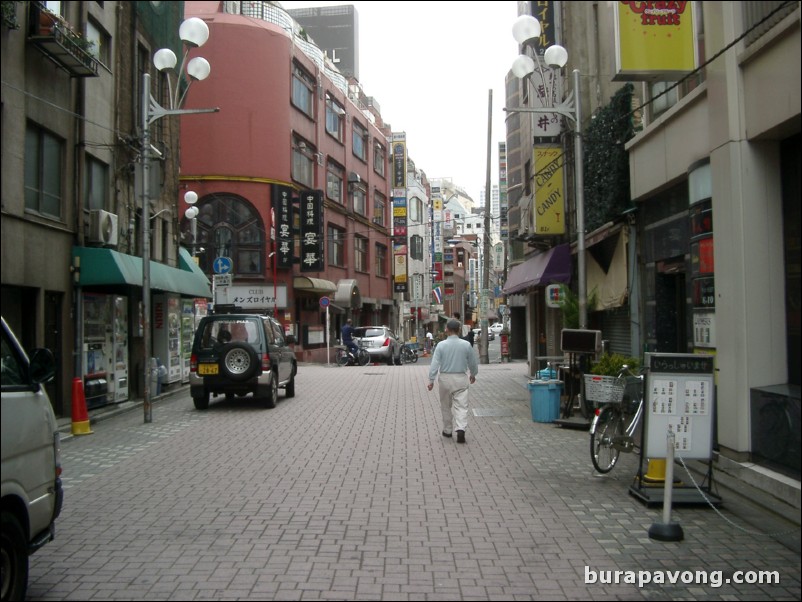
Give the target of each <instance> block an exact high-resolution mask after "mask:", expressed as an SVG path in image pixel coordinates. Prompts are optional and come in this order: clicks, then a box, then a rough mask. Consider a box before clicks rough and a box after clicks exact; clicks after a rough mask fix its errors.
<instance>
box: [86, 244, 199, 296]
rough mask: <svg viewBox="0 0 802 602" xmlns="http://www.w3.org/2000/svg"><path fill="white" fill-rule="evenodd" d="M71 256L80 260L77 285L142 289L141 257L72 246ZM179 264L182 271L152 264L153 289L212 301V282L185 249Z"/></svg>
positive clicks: (110, 250) (181, 251) (180, 254)
mask: <svg viewBox="0 0 802 602" xmlns="http://www.w3.org/2000/svg"><path fill="white" fill-rule="evenodd" d="M72 256H73V258H79V260H80V272H79V277H78V286H115V285H118V286H119V285H123V286H125V285H127V286H139V287H141V286H142V258H141V257H135V256H133V255H126V254H124V253H118V252H117V251H115V250H113V249H104V248H100V247H73V248H72ZM73 265H75V259H73ZM179 265H180V266H181V269H178V268H172V267H170V266H166V265H164V264H162V263H158V262H156V261H151V262H150V288H151V290H158V291H164V292H169V293H178V294H180V295H184V296H187V297H204V298H207V299H211V297H212V292H211V289H210V287H209V279H208V278H207V277H206V275H205V274H204V273H203V272H202V271H201V269H200V268H199V267H198V266H197V265H196V264H195V262H194V261H193V259H192V257H191V256H190V255H189V253H188V252H187V251H186V249H183V248H182V249H179Z"/></svg>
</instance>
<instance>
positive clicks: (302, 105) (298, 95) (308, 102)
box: [292, 64, 315, 117]
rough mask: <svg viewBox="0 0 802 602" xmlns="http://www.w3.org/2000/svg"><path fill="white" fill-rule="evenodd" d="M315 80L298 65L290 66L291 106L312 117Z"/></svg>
mask: <svg viewBox="0 0 802 602" xmlns="http://www.w3.org/2000/svg"><path fill="white" fill-rule="evenodd" d="M314 91H315V79H314V78H313V77H312V76H311V75H309V73H308V72H307V71H306V70H305V69H303V68H302V67H301V66H300V65H298V64H293V66H292V104H293V105H294V106H295V107H296V108H297V109H300V110H301V111H303V112H304V113H306V115H307V116H308V117H312V116H313V115H314V107H315V95H314Z"/></svg>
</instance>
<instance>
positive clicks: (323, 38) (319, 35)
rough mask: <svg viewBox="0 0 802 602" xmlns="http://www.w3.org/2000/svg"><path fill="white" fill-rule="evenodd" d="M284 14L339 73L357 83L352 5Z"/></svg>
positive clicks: (356, 27)
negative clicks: (291, 19) (296, 24)
mask: <svg viewBox="0 0 802 602" xmlns="http://www.w3.org/2000/svg"><path fill="white" fill-rule="evenodd" d="M287 13H288V14H289V15H290V16H291V17H292V18H293V19H295V21H297V22H298V24H299V25H300V26H301V27H303V33H304V35H305V36H306V37H307V38H311V39H312V41H314V43H315V46H317V47H318V48H320V49H321V50H322V51H323V52H325V53H326V57H327V58H328V59H329V60H330V61H331V63H332V64H333V65H334V66H335V67H337V69H338V70H339V72H340V73H342V74H343V75H344V76H345V77H353V78H354V79H356V80H357V81H359V13H357V10H356V8H354V6H353V5H351V4H348V5H343V6H321V7H315V8H293V9H290V10H288V11H287Z"/></svg>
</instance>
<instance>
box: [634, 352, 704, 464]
mask: <svg viewBox="0 0 802 602" xmlns="http://www.w3.org/2000/svg"><path fill="white" fill-rule="evenodd" d="M646 364H647V366H649V373H648V377H647V379H646V384H645V391H644V395H645V397H646V400H645V403H646V425H647V431H646V457H647V458H650V459H655V458H665V457H666V438H667V434H668V432H669V431H671V432H673V433H674V455H675V456H676V457H680V458H683V459H689V460H690V459H696V460H709V459H710V458H711V456H712V450H713V356H712V355H695V354H674V353H647V354H646Z"/></svg>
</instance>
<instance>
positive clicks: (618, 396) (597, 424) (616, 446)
mask: <svg viewBox="0 0 802 602" xmlns="http://www.w3.org/2000/svg"><path fill="white" fill-rule="evenodd" d="M645 374H646V368H643V369H641V370H640V372H639V373H638V374H635V373H633V372H632V371H631V370H630V369H629V366H627V365H626V364H625V365H624V366H623V367H622V368H621V371H620V372H619V373H618V376H596V375H593V374H586V375H585V397H586V398H587V399H588V400H590V401H594V402H595V404H596V406H597V407H596V410H595V413H594V416H593V421H592V422H591V425H590V459H591V461H592V462H593V468H595V469H596V470H597V471H598V472H600V473H602V474H606V473H608V472H610V471H611V470H612V469H613V468H614V467H615V464H616V462H618V457H619V455H620V454H621V452H632V451H634V450H635V448H636V447H637V446H636V443H635V434H636V431H637V429H638V425H639V424H640V421H641V418H642V416H643V411H644V407H643V398H644V382H645Z"/></svg>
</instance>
